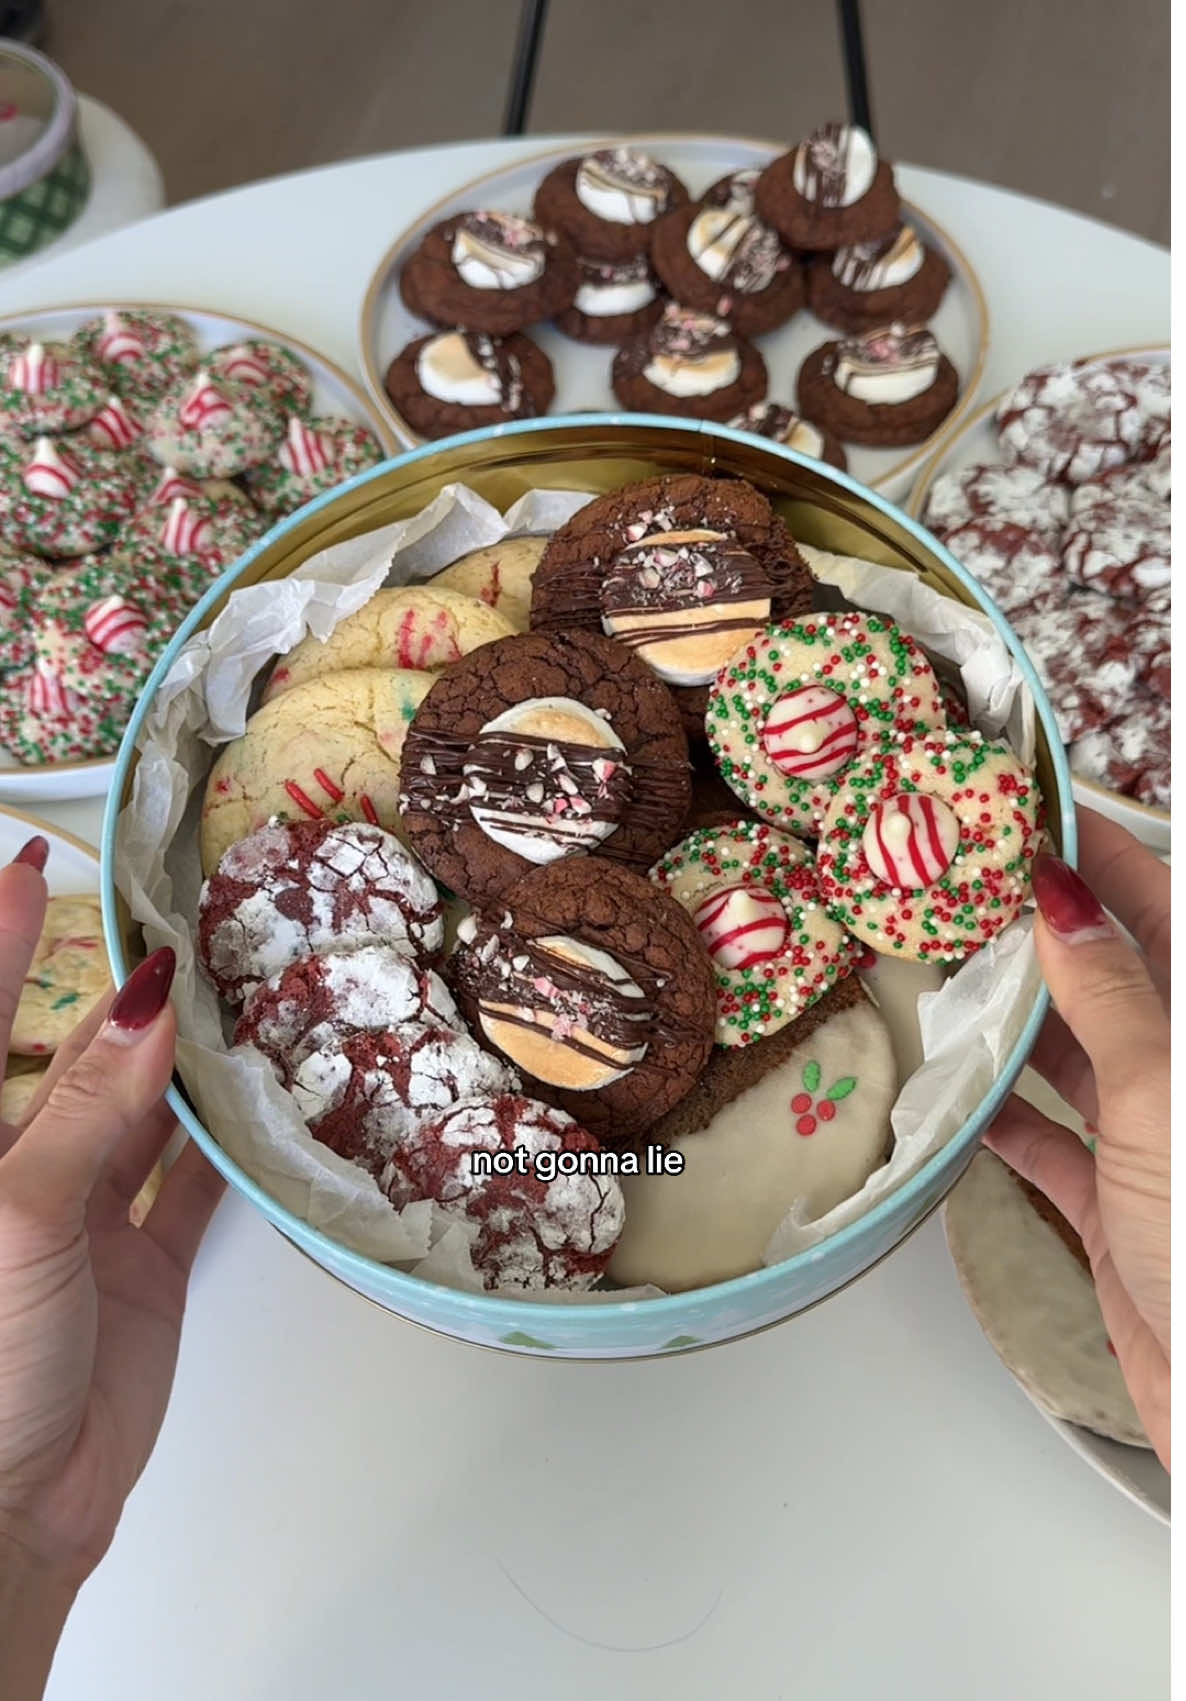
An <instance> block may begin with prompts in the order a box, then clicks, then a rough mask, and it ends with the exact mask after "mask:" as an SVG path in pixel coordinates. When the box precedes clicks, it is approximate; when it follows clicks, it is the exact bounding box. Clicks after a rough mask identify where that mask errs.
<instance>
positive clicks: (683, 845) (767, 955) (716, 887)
mask: <svg viewBox="0 0 1186 1701" xmlns="http://www.w3.org/2000/svg"><path fill="white" fill-rule="evenodd" d="M651 879H652V880H653V881H654V882H655V884H656V885H657V886H658V887H660V889H661V890H662V891H665V892H668V893H670V895H671V896H672V897H673V898H674V899H675V900H676V902H677V903H678V904H682V906H683V907H684V909H686V910H687V912H688V914H689V915H690V916H691V918H692V920H693V921H694V922H695V924H696V931H697V932H698V933H699V935H700V938H701V941H702V943H703V944H704V947H705V949H706V950H707V952H708V955H709V958H710V959H711V962H712V967H713V974H714V976H715V979H716V990H717V1026H716V1042H717V1044H718V1045H729V1046H745V1045H752V1044H753V1043H754V1041H755V1040H762V1039H766V1038H768V1037H769V1036H770V1035H771V1034H775V1033H777V1032H778V1030H779V1029H780V1028H784V1027H786V1025H787V1023H788V1022H793V1021H795V1020H796V1019H797V1018H798V1017H799V1016H801V1015H802V1013H803V1011H804V1010H806V1009H807V1008H808V1007H809V1005H812V1004H814V1003H815V1001H816V999H817V998H822V997H823V995H824V993H825V992H827V991H828V989H829V987H831V986H834V985H835V984H836V982H837V981H838V980H840V979H841V978H842V977H843V976H844V975H846V974H847V973H848V972H849V970H850V968H851V967H852V964H853V961H854V959H855V957H856V955H857V947H856V945H855V943H854V942H853V941H852V940H851V939H849V938H848V936H847V935H846V934H845V933H844V932H843V930H842V929H841V928H840V927H838V926H837V924H836V923H835V922H834V921H833V920H832V919H831V918H830V917H829V916H828V915H827V913H826V912H825V910H824V908H823V905H822V903H821V901H820V895H819V888H818V886H817V885H816V879H815V864H814V861H813V858H812V856H811V853H810V851H809V850H808V849H807V846H806V845H804V844H801V843H800V842H799V840H798V839H794V838H792V837H791V836H790V835H789V834H788V833H779V832H776V831H775V830H774V828H773V827H771V826H769V825H768V824H767V823H766V822H765V821H733V822H731V823H729V824H728V825H727V826H722V827H704V828H701V829H700V830H699V831H697V832H694V833H691V834H690V835H689V836H688V837H687V838H686V839H683V840H681V841H680V843H679V844H678V845H676V846H675V848H674V849H673V850H670V851H668V853H667V855H666V856H664V857H663V858H662V859H661V860H660V861H659V862H657V863H656V864H655V866H654V868H652V869H651Z"/></svg>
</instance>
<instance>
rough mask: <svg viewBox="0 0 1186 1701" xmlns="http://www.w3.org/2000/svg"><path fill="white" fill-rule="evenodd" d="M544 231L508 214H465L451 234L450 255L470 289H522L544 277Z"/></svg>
mask: <svg viewBox="0 0 1186 1701" xmlns="http://www.w3.org/2000/svg"><path fill="white" fill-rule="evenodd" d="M547 255H548V251H547V243H546V242H545V240H544V233H543V231H542V230H541V229H540V228H539V226H538V225H537V224H532V223H531V221H530V219H520V218H513V217H512V216H511V215H510V214H509V213H467V214H466V215H465V216H464V218H462V219H461V220H460V221H459V223H458V225H457V228H456V230H455V231H454V233H453V247H452V250H451V253H450V258H451V259H452V261H453V264H454V266H455V267H456V269H457V273H458V275H459V277H460V278H461V280H462V282H463V283H467V284H468V285H469V287H470V288H471V289H523V288H524V287H525V286H526V285H527V284H532V283H534V282H535V280H536V279H537V278H538V277H542V276H543V270H544V266H545V265H546V264H547Z"/></svg>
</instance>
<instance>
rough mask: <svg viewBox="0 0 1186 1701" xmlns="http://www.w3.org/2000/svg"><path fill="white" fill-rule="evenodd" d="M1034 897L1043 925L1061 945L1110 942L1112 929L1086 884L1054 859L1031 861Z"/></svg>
mask: <svg viewBox="0 0 1186 1701" xmlns="http://www.w3.org/2000/svg"><path fill="white" fill-rule="evenodd" d="M1033 882H1034V897H1035V898H1036V899H1037V903H1038V908H1039V910H1040V911H1041V912H1042V919H1043V921H1044V922H1045V923H1046V925H1047V926H1048V927H1049V928H1050V929H1051V930H1052V931H1053V932H1054V933H1057V934H1058V937H1059V938H1060V939H1061V940H1062V942H1063V944H1064V945H1083V944H1086V943H1087V941H1088V940H1092V939H1110V938H1112V937H1113V934H1114V931H1115V930H1114V929H1113V927H1112V924H1111V922H1110V921H1109V920H1108V917H1107V912H1106V911H1105V909H1104V906H1103V905H1102V904H1101V903H1100V901H1099V899H1098V898H1097V897H1096V895H1095V893H1094V892H1093V891H1092V889H1091V887H1090V886H1089V885H1088V884H1087V882H1086V880H1084V879H1083V877H1082V876H1081V875H1079V874H1076V873H1075V870H1074V869H1073V868H1071V867H1070V866H1069V864H1067V863H1065V862H1063V861H1062V859H1061V857H1057V856H1046V855H1043V856H1039V857H1036V858H1035V859H1034V872H1033Z"/></svg>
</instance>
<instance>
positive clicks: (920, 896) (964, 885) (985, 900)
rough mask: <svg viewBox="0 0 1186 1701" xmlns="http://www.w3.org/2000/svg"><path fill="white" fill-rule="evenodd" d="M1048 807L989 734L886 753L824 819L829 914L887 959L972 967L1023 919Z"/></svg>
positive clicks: (888, 748)
mask: <svg viewBox="0 0 1186 1701" xmlns="http://www.w3.org/2000/svg"><path fill="white" fill-rule="evenodd" d="M1038 805H1039V793H1038V787H1037V784H1036V782H1035V780H1034V777H1033V775H1032V774H1030V773H1029V772H1028V771H1027V770H1026V769H1025V768H1024V767H1023V766H1022V765H1021V763H1020V762H1019V761H1018V760H1017V758H1016V757H1015V756H1014V754H1013V752H1012V751H1011V750H1010V749H1009V747H1008V746H1007V745H1005V744H996V743H991V742H989V741H988V740H985V739H982V738H981V737H980V735H979V734H978V733H971V734H967V735H964V736H961V737H957V736H956V735H955V734H954V733H948V734H947V735H946V736H945V737H943V738H938V739H929V740H928V739H921V738H911V737H907V738H904V739H902V740H901V741H900V742H893V743H887V744H885V745H883V746H882V747H881V748H880V749H879V750H875V751H873V752H871V753H870V754H869V755H867V756H866V757H865V758H864V759H863V760H862V761H861V762H860V763H858V764H857V765H856V766H854V767H853V768H851V769H850V770H849V772H848V774H847V775H846V776H845V779H844V783H843V785H842V786H841V787H840V789H839V790H838V791H837V793H836V795H835V797H834V798H833V799H832V802H831V805H830V807H829V809H828V813H827V816H826V818H825V820H824V824H823V828H822V830H821V833H820V842H819V855H818V871H819V883H820V892H821V893H822V895H823V899H824V902H825V903H826V905H827V907H828V912H829V914H830V915H832V916H834V917H835V919H836V920H837V921H838V922H840V924H841V925H842V926H843V927H845V928H847V930H848V931H849V932H850V933H852V934H854V935H855V936H856V937H857V938H858V939H863V940H866V941H867V942H868V943H869V944H870V945H871V946H872V947H873V949H874V950H875V951H878V952H883V953H886V954H889V955H896V956H900V957H905V958H909V959H912V960H914V961H918V962H957V961H958V960H959V959H960V958H963V957H967V956H970V955H971V954H972V952H974V951H978V950H979V949H980V947H981V946H982V945H985V944H987V943H988V941H989V940H990V939H993V938H995V937H996V935H997V934H998V933H1000V932H1001V930H1002V929H1003V928H1005V927H1007V926H1008V925H1009V923H1010V922H1011V921H1012V920H1013V919H1014V918H1015V917H1016V916H1017V915H1018V914H1019V913H1020V911H1021V906H1022V904H1023V902H1024V901H1025V897H1026V894H1027V893H1028V891H1029V888H1030V866H1031V864H1032V862H1033V858H1034V856H1035V855H1036V853H1037V849H1038V844H1039V831H1038Z"/></svg>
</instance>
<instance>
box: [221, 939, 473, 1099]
mask: <svg viewBox="0 0 1186 1701" xmlns="http://www.w3.org/2000/svg"><path fill="white" fill-rule="evenodd" d="M458 1020H459V1018H458V1015H457V1006H456V1005H455V1004H454V1002H453V999H452V997H451V996H450V994H449V989H448V987H447V986H446V985H445V983H444V981H443V980H441V979H440V977H439V976H438V975H435V974H434V973H433V972H432V970H431V969H426V968H423V967H422V966H421V965H420V964H419V963H417V962H416V960H415V958H414V957H411V956H409V955H408V953H407V952H406V951H404V950H401V949H400V948H399V946H398V945H361V946H359V948H358V949H357V950H356V951H334V952H330V953H329V954H328V955H326V956H321V957H301V958H300V959H299V960H298V961H297V962H295V963H290V964H289V965H288V967H287V968H286V969H282V970H281V972H280V973H279V974H278V975H273V976H272V977H271V979H270V980H266V981H264V982H263V983H262V985H260V986H257V987H256V989H255V991H254V992H253V993H252V994H251V995H250V997H249V998H248V1000H247V1003H246V1005H245V1006H244V1009H243V1013H242V1015H241V1016H240V1017H239V1020H238V1022H237V1023H236V1024H235V1044H236V1045H253V1046H254V1047H255V1049H256V1050H257V1051H262V1052H263V1053H264V1055H265V1057H268V1058H270V1059H271V1061H272V1062H273V1063H274V1064H275V1065H276V1071H277V1074H278V1075H279V1076H280V1079H281V1080H282V1081H283V1082H284V1084H285V1086H288V1085H289V1084H290V1083H291V1080H292V1076H293V1071H294V1070H295V1069H296V1068H297V1066H298V1064H300V1063H302V1062H303V1061H304V1059H305V1058H306V1057H308V1056H309V1054H310V1052H313V1051H320V1050H322V1049H324V1048H332V1046H333V1045H334V1044H335V1043H338V1042H340V1041H341V1040H343V1039H344V1038H345V1037H346V1035H347V1034H353V1033H370V1032H373V1031H377V1030H382V1029H385V1028H396V1027H400V1026H401V1025H402V1024H403V1023H405V1022H418V1023H420V1024H421V1025H423V1026H426V1027H438V1028H452V1027H456V1026H457V1025H458Z"/></svg>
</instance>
